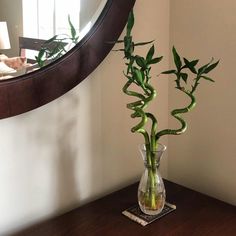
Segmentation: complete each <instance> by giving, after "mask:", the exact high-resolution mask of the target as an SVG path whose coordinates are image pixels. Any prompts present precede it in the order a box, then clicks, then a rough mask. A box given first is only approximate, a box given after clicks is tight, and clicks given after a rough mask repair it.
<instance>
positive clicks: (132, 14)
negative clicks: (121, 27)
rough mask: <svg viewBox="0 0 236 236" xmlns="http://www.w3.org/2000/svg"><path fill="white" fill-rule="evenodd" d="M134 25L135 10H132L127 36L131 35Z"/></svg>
mask: <svg viewBox="0 0 236 236" xmlns="http://www.w3.org/2000/svg"><path fill="white" fill-rule="evenodd" d="M133 26H134V12H133V10H131V11H130V13H129V17H128V23H127V32H126V35H127V36H130V35H131V31H132V28H133Z"/></svg>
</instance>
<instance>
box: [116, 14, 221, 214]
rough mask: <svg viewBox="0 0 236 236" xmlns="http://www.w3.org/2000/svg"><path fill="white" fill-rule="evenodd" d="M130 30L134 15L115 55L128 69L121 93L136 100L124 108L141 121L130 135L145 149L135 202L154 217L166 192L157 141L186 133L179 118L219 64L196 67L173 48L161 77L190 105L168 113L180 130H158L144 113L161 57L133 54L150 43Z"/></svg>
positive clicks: (152, 51) (195, 62)
mask: <svg viewBox="0 0 236 236" xmlns="http://www.w3.org/2000/svg"><path fill="white" fill-rule="evenodd" d="M133 26H134V14H133V12H131V13H130V15H129V19H128V23H127V28H126V35H125V37H124V39H123V40H119V41H117V42H116V43H119V44H120V43H122V44H123V47H122V48H121V49H118V50H117V51H122V52H123V53H124V59H125V65H126V67H127V69H126V71H125V72H124V76H125V77H126V78H127V82H126V83H125V85H124V87H123V92H124V93H125V94H126V95H128V96H131V97H133V98H136V99H137V100H135V101H133V102H131V103H128V104H127V108H128V109H130V110H132V112H133V113H132V114H131V117H132V118H135V119H139V120H140V121H139V122H138V124H137V125H135V126H134V127H133V128H132V129H131V132H133V133H140V134H142V136H143V137H144V147H143V148H142V150H141V153H142V155H143V159H144V162H145V167H146V170H145V172H144V175H143V177H142V179H141V181H140V185H139V190H138V198H139V199H138V202H139V205H140V209H141V210H142V211H143V212H144V213H146V214H150V215H153V214H158V213H160V212H161V211H162V209H163V207H164V204H165V188H164V185H163V181H162V179H161V177H160V174H159V170H158V168H159V165H160V159H161V154H162V152H163V151H164V150H165V147H163V145H161V144H160V143H159V140H160V138H161V137H163V136H164V135H180V134H182V133H184V132H185V131H186V129H187V123H186V121H185V120H184V118H183V117H182V115H183V114H185V113H188V112H189V111H191V110H192V109H193V108H194V107H195V106H196V98H195V92H196V90H197V89H199V87H200V86H199V85H200V83H201V82H205V81H210V82H214V80H213V79H212V78H210V77H209V76H208V73H210V72H211V71H212V70H214V69H215V68H216V67H217V65H218V63H219V61H216V62H214V60H213V59H211V60H210V62H209V63H207V64H204V65H202V66H198V65H199V64H200V62H199V60H196V59H187V58H185V57H181V56H180V55H179V53H178V52H177V50H176V48H175V47H173V48H172V54H173V61H174V65H175V68H173V69H171V70H168V71H164V72H162V73H160V75H164V74H166V75H171V76H173V77H174V78H175V88H176V89H177V90H178V91H179V92H180V93H182V94H184V95H186V96H187V97H188V98H189V100H190V103H189V104H188V105H187V106H185V107H183V108H179V109H174V110H173V111H171V115H172V116H173V117H174V118H175V119H177V121H178V122H179V123H180V127H179V128H176V129H174V128H173V129H168V128H167V129H164V130H159V127H158V119H157V118H156V116H155V115H154V114H152V113H151V112H149V111H146V110H147V107H148V105H149V103H150V102H151V101H153V99H154V98H155V97H156V96H157V90H156V89H155V88H154V87H153V85H152V84H151V82H152V81H153V79H156V77H154V78H153V77H152V76H151V69H152V66H154V65H155V64H158V63H160V62H161V60H162V59H163V57H162V56H160V55H158V56H154V54H155V46H154V44H153V45H152V46H151V47H150V48H149V50H148V51H147V53H146V55H144V56H143V55H139V54H136V53H135V49H136V48H137V47H143V46H145V45H148V44H152V43H153V41H149V42H138V43H136V42H134V41H133V37H132V29H133ZM160 75H159V76H157V79H159V78H160ZM143 153H145V155H144V154H143Z"/></svg>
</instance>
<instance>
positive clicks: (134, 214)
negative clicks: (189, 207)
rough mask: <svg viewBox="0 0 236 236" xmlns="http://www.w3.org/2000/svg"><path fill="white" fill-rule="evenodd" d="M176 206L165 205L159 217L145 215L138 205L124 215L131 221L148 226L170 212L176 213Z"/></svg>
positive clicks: (124, 212)
mask: <svg viewBox="0 0 236 236" xmlns="http://www.w3.org/2000/svg"><path fill="white" fill-rule="evenodd" d="M175 209H176V206H175V205H173V204H170V203H167V202H166V203H165V206H164V208H163V210H162V211H161V212H160V213H159V214H157V215H147V214H144V213H143V212H142V211H141V210H140V208H139V206H138V205H135V206H132V207H130V208H128V209H127V210H125V211H123V212H122V214H123V215H125V216H127V217H128V218H129V219H131V220H133V221H135V222H137V223H139V224H140V225H142V226H146V225H148V224H150V223H152V222H153V221H155V220H157V219H160V218H161V217H163V216H165V215H167V214H169V213H170V212H172V211H174V210H175Z"/></svg>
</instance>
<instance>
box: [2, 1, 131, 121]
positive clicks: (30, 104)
mask: <svg viewBox="0 0 236 236" xmlns="http://www.w3.org/2000/svg"><path fill="white" fill-rule="evenodd" d="M134 3H135V0H108V1H107V3H106V6H105V8H104V9H103V11H102V13H101V15H100V16H99V18H98V20H97V21H96V23H95V24H94V25H93V27H92V29H91V30H90V31H89V33H88V34H87V35H86V36H85V37H84V38H83V39H82V40H81V41H80V42H79V43H78V45H76V46H75V47H74V48H73V49H71V50H70V51H69V52H68V53H66V54H65V55H64V56H63V57H61V58H60V59H58V60H57V61H55V62H53V63H51V64H50V65H48V66H45V67H44V68H42V69H40V70H38V71H34V72H32V73H29V74H25V75H22V76H19V77H16V78H13V79H10V80H2V81H0V119H3V118H7V117H11V116H15V115H19V114H21V113H24V112H27V111H30V110H33V109H35V108H37V107H40V106H42V105H45V104H47V103H49V102H51V101H53V100H54V99H56V98H58V97H60V96H61V95H63V94H65V93H66V92H68V91H69V90H71V89H72V88H74V87H75V86H76V85H78V84H79V83H80V82H81V81H83V80H84V79H85V78H86V77H87V76H88V75H89V74H90V73H91V72H92V71H93V70H94V69H95V68H96V67H97V66H98V65H99V64H100V63H101V62H102V60H103V59H104V58H105V57H106V55H107V54H108V53H109V52H110V50H111V49H112V47H113V45H112V44H108V43H106V42H109V41H116V40H117V39H118V37H119V36H120V33H121V32H122V30H123V28H124V26H125V24H126V22H127V18H128V14H129V12H130V10H131V9H132V7H133V6H134Z"/></svg>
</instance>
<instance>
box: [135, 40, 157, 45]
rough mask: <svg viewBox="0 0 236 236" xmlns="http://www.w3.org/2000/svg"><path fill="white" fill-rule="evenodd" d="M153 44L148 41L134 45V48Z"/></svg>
mask: <svg viewBox="0 0 236 236" xmlns="http://www.w3.org/2000/svg"><path fill="white" fill-rule="evenodd" d="M153 42H154V40H152V41H148V42H140V43H135V44H134V46H144V45H147V44H150V43H153Z"/></svg>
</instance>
